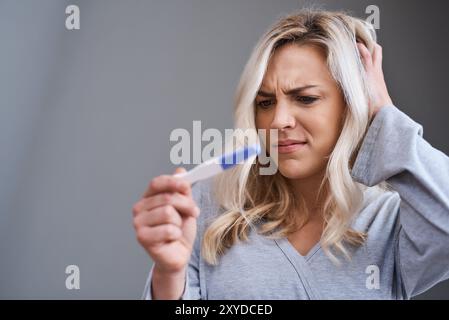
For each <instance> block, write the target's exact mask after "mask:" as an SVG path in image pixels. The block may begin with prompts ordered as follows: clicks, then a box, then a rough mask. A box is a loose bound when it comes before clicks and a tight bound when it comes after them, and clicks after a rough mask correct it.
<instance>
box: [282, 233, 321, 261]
mask: <svg viewBox="0 0 449 320" xmlns="http://www.w3.org/2000/svg"><path fill="white" fill-rule="evenodd" d="M283 239H284V241H285V242H286V245H288V246H289V247H291V248H292V249H293V250H295V252H296V253H297V254H298V256H300V257H301V258H303V259H304V260H305V261H309V260H310V258H312V257H313V255H314V254H315V253H316V252H317V251H318V250H320V249H321V241H318V242H317V243H315V244H314V245H313V246H312V247H311V248H310V249H309V251H308V252H307V253H306V254H305V255H303V254H301V253H300V252H299V251H298V249H296V247H295V246H294V245H293V243H291V241H290V240H288V238H287V237H284V238H283Z"/></svg>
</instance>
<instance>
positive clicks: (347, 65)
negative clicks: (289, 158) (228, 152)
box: [201, 9, 388, 264]
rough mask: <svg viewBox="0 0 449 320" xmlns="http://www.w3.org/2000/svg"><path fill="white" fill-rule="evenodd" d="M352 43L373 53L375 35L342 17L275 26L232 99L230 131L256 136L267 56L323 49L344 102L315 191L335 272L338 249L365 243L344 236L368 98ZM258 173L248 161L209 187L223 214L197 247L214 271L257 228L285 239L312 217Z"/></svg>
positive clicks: (299, 18) (282, 186) (315, 14)
mask: <svg viewBox="0 0 449 320" xmlns="http://www.w3.org/2000/svg"><path fill="white" fill-rule="evenodd" d="M357 41H360V42H363V43H364V44H365V45H366V46H367V48H368V49H369V50H370V52H372V50H373V47H374V43H375V41H376V34H375V31H374V29H373V27H372V25H371V24H369V23H367V22H365V21H363V20H361V19H358V18H354V17H351V16H349V15H348V14H346V13H344V12H330V11H323V10H315V9H302V10H300V11H298V12H295V13H293V14H289V15H287V16H285V17H283V18H280V19H279V20H278V21H277V22H276V23H275V24H274V25H273V26H272V27H271V28H270V29H269V31H268V32H266V33H265V34H264V35H263V36H262V38H261V39H260V40H259V42H258V43H257V45H256V47H255V48H254V50H253V52H252V54H251V57H250V59H249V61H248V62H247V64H246V66H245V69H244V71H243V73H242V76H241V79H240V82H239V85H238V87H237V91H236V95H235V109H234V118H235V128H236V129H237V128H239V129H243V130H246V129H255V128H256V125H255V104H254V101H255V97H256V95H257V91H258V90H259V88H260V85H261V83H262V80H263V78H264V74H265V72H266V69H267V66H268V63H269V60H270V58H271V57H272V55H273V53H274V51H275V50H276V49H277V48H279V47H280V46H283V45H285V44H289V43H298V44H314V45H318V46H319V47H321V48H323V49H324V51H325V53H326V58H327V59H326V60H327V65H328V68H329V70H330V72H331V74H332V76H333V78H334V79H335V80H336V82H337V84H338V85H339V87H340V89H341V91H342V93H343V95H344V98H345V102H346V110H345V115H344V123H343V127H342V130H341V134H340V136H339V139H338V141H337V142H336V145H335V147H334V149H333V151H332V153H331V155H330V157H329V160H328V163H327V167H326V173H325V176H324V179H323V181H322V184H321V187H320V190H319V194H321V195H324V198H323V199H325V200H324V201H323V205H322V208H320V209H321V210H322V211H321V214H323V217H324V229H323V234H322V237H321V241H320V242H321V246H322V248H323V249H324V250H325V252H326V254H328V256H329V257H330V258H331V259H332V260H333V261H334V262H335V263H337V264H338V263H339V259H338V258H337V254H338V253H340V254H343V256H345V257H347V258H350V254H349V251H348V250H347V248H346V246H345V244H350V245H355V246H358V245H361V244H363V243H364V241H365V238H366V235H365V234H364V233H362V232H358V231H355V230H352V229H351V228H350V225H351V222H352V221H353V219H354V217H355V215H356V214H357V212H358V211H359V210H360V208H361V205H362V203H363V191H364V189H365V188H366V187H365V186H363V185H361V184H359V183H357V182H355V181H353V179H352V177H351V174H350V170H351V168H352V165H353V162H354V160H355V156H356V154H357V151H358V149H359V148H360V144H361V142H362V141H363V137H364V135H365V134H366V131H367V129H368V126H369V122H370V119H369V111H368V110H369V108H368V101H369V98H370V92H369V87H368V84H367V81H366V77H365V71H364V67H363V64H362V61H361V59H360V57H359V53H358V50H357V47H356V42H357ZM240 142H241V143H242V141H240ZM259 168H260V164H259V163H258V162H251V161H249V162H247V163H246V164H243V165H240V166H237V167H235V168H233V169H231V170H228V171H226V172H225V173H223V174H222V175H220V176H218V177H217V178H216V179H215V181H214V190H218V189H219V192H214V193H215V197H216V199H217V200H218V203H219V204H220V206H221V207H222V208H223V209H224V212H223V213H222V214H220V215H219V216H218V217H216V218H215V219H214V220H213V222H212V223H211V224H210V225H209V226H208V227H207V229H206V231H205V233H204V236H203V239H202V250H201V251H202V255H203V258H204V259H205V260H206V261H207V262H208V263H210V264H217V263H218V260H219V257H220V256H221V255H223V254H224V253H225V252H226V250H227V249H229V248H230V247H231V246H232V245H233V244H234V243H235V242H236V241H238V240H243V241H244V240H247V239H248V234H249V231H250V229H251V228H252V227H253V226H254V225H255V224H256V223H257V224H258V225H259V226H260V228H258V231H257V232H259V233H260V234H263V235H265V236H268V237H284V236H287V235H288V234H290V233H292V232H294V231H295V230H297V229H298V228H300V227H301V226H302V225H304V224H305V223H306V222H307V220H308V218H309V216H310V214H311V213H310V212H309V211H308V210H307V208H306V206H305V203H304V201H303V199H302V198H301V197H298V196H296V197H295V196H294V194H293V193H292V191H291V188H290V187H289V183H288V179H286V178H284V177H283V176H282V175H281V174H280V173H279V171H277V172H276V174H274V175H260V174H258V172H259ZM235 186H238V187H235ZM378 187H380V188H381V189H387V188H388V185H387V184H384V183H382V184H381V185H378ZM298 214H299V215H300V216H299V217H298ZM298 218H299V220H298ZM260 222H263V223H260ZM333 249H335V250H333Z"/></svg>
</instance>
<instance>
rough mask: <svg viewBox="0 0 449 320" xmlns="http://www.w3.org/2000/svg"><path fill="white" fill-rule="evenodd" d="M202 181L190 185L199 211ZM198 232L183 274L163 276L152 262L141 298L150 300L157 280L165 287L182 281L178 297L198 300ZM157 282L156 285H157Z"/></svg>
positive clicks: (201, 207) (176, 287)
mask: <svg viewBox="0 0 449 320" xmlns="http://www.w3.org/2000/svg"><path fill="white" fill-rule="evenodd" d="M202 192H204V191H203V188H202V183H201V182H200V183H197V184H195V185H194V186H193V187H192V197H193V199H194V201H195V202H196V203H197V205H198V207H199V208H200V210H201V212H202V211H203V207H204V205H203V203H202V202H203V201H202ZM200 220H202V219H201V214H200V217H199V218H198V228H197V230H198V231H199V230H201V227H200V226H201V223H200ZM200 245H201V243H200V232H197V235H196V238H195V242H194V246H193V250H192V255H191V257H190V260H189V264H188V266H187V270H186V271H185V273H183V274H179V275H176V276H169V277H164V276H163V275H160V274H158V273H157V271H156V272H155V270H154V269H155V268H154V264H153V266H152V267H151V269H150V273H149V275H148V278H147V281H146V284H145V289H144V292H143V295H142V299H144V300H152V299H153V298H154V297H153V290H152V288H153V286H154V284H155V283H156V281H158V282H159V284H161V285H164V284H165V286H167V288H169V287H170V289H173V288H174V289H175V290H177V289H179V288H180V283H183V285H182V288H183V289H182V290H178V291H180V292H182V294H181V295H180V297H179V299H180V300H199V299H200V298H201V292H200V281H199V256H200ZM159 284H157V285H159Z"/></svg>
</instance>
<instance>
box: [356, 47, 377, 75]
mask: <svg viewBox="0 0 449 320" xmlns="http://www.w3.org/2000/svg"><path fill="white" fill-rule="evenodd" d="M357 48H358V49H359V52H360V56H361V58H362V62H363V64H364V66H365V69H366V70H370V69H371V68H373V67H381V66H382V47H381V46H380V45H379V44H378V43H374V47H373V53H372V54H371V53H370V52H369V50H368V48H367V47H366V46H365V45H364V44H363V43H361V42H357Z"/></svg>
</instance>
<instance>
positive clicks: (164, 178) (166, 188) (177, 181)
mask: <svg viewBox="0 0 449 320" xmlns="http://www.w3.org/2000/svg"><path fill="white" fill-rule="evenodd" d="M181 170H183V169H177V171H178V172H182V171H181ZM161 192H179V193H182V194H185V195H190V194H191V188H190V183H189V182H187V181H186V180H183V179H181V178H178V177H175V176H171V175H161V176H158V177H156V178H154V179H153V180H151V183H150V185H149V186H148V188H147V190H146V191H145V193H144V194H143V196H142V198H147V197H150V196H152V195H155V194H157V193H161Z"/></svg>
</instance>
